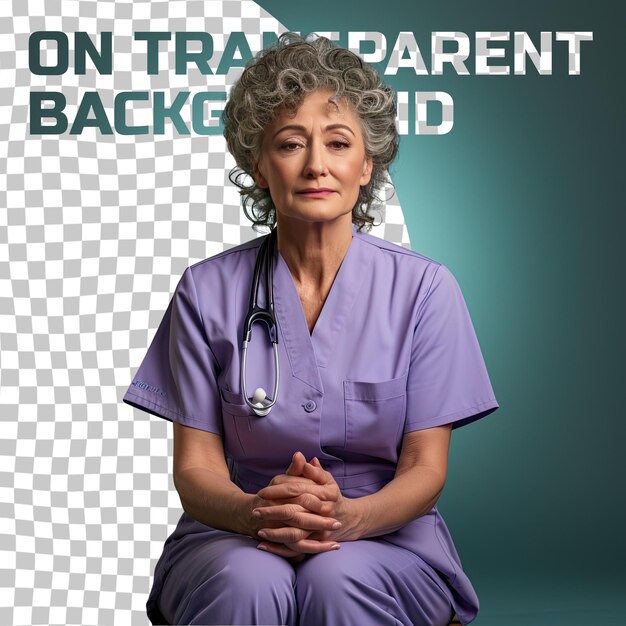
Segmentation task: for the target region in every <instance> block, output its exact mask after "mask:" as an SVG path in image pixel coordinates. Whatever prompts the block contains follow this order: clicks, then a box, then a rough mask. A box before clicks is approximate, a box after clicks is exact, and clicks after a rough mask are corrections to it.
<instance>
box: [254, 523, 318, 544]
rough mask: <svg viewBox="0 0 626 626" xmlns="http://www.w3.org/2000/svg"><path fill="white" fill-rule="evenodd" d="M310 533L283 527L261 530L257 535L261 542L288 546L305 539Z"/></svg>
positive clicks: (291, 527)
mask: <svg viewBox="0 0 626 626" xmlns="http://www.w3.org/2000/svg"><path fill="white" fill-rule="evenodd" d="M310 532H311V531H309V530H302V529H301V528H295V527H293V526H283V527H282V528H261V530H259V531H258V532H257V534H258V536H259V537H260V538H261V539H262V540H263V541H270V542H272V543H284V544H289V543H295V542H296V541H302V540H303V539H306V538H307V537H308V536H309V533H310Z"/></svg>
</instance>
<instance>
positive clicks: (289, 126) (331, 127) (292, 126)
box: [272, 124, 356, 139]
mask: <svg viewBox="0 0 626 626" xmlns="http://www.w3.org/2000/svg"><path fill="white" fill-rule="evenodd" d="M337 128H343V129H345V130H347V131H349V132H350V133H352V135H353V136H356V135H354V131H353V130H352V129H351V128H350V127H349V126H346V125H345V124H329V125H328V126H326V127H325V128H324V132H328V131H330V130H336V129H337ZM284 130H306V128H305V127H304V126H302V125H301V124H287V125H286V126H283V127H282V128H279V129H278V130H277V131H276V132H275V133H274V137H276V135H278V133H282V132H283V131H284ZM274 137H272V139H273V138H274Z"/></svg>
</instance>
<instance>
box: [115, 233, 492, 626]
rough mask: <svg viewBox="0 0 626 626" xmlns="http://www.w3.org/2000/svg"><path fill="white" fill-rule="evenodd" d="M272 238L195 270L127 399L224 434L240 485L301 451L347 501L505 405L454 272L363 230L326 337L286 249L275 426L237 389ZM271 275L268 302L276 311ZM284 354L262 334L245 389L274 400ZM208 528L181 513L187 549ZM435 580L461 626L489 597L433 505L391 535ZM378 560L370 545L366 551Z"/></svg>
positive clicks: (279, 259) (265, 479) (248, 487)
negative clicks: (405, 444) (404, 449)
mask: <svg viewBox="0 0 626 626" xmlns="http://www.w3.org/2000/svg"><path fill="white" fill-rule="evenodd" d="M263 239H264V237H259V238H256V239H254V240H252V241H249V242H246V243H244V244H242V245H239V246H236V247H234V248H231V249H229V250H226V251H224V252H222V253H220V254H217V255H215V256H213V257H210V258H208V259H205V260H204V261H200V262H198V263H195V264H194V265H191V266H190V267H188V268H187V269H186V270H185V272H184V273H183V275H182V277H181V279H180V281H179V283H178V286H177V287H176V290H175V292H174V295H173V297H172V299H171V301H170V303H169V306H168V308H167V310H166V312H165V315H164V317H163V319H162V321H161V324H160V325H159V327H158V329H157V331H156V334H155V336H154V339H153V341H152V343H151V345H150V347H149V349H148V351H147V354H146V356H145V358H144V360H143V362H142V363H141V365H140V367H139V369H138V370H137V373H136V376H135V378H134V380H133V381H132V384H131V385H130V386H129V388H128V390H127V391H126V394H125V395H124V398H123V401H124V402H126V403H127V404H130V405H132V406H134V407H137V408H139V409H142V410H144V411H147V412H149V413H151V414H153V415H157V416H159V417H163V418H165V419H168V420H171V421H176V422H180V423H181V424H184V425H186V426H190V427H193V428H199V429H201V430H206V431H210V432H213V433H217V434H219V435H221V436H222V437H223V441H224V448H225V451H226V456H227V459H228V462H229V467H230V471H231V479H232V480H233V481H234V482H235V483H236V484H238V485H239V486H240V487H241V488H242V489H243V490H244V491H246V492H248V493H256V492H257V491H258V490H259V489H261V488H262V487H264V486H265V485H267V484H268V483H269V481H270V480H271V479H272V477H274V476H275V475H276V474H281V473H284V471H285V469H286V468H287V467H288V465H289V463H290V461H291V457H292V455H293V453H294V452H295V451H296V450H300V451H302V452H303V453H304V455H305V456H306V457H307V458H309V459H310V458H311V457H313V456H317V457H318V458H319V459H320V461H321V463H322V465H323V467H324V468H325V469H326V470H328V471H330V472H331V473H332V474H333V476H334V477H335V479H336V481H337V483H338V485H339V487H340V488H341V489H342V492H343V494H344V495H345V496H347V497H351V498H355V497H359V496H363V495H367V494H370V493H373V492H376V491H378V490H379V489H381V488H382V487H383V486H384V485H385V484H386V483H388V482H389V481H390V480H391V479H392V478H393V477H394V472H395V469H396V464H397V461H398V457H399V453H400V448H401V443H402V437H403V435H404V433H408V432H411V431H414V430H421V429H423V428H432V427H434V426H440V425H442V424H449V423H452V427H453V428H459V427H460V426H464V425H466V424H469V423H471V422H474V421H476V420H478V419H480V418H481V417H484V416H486V415H488V414H489V413H492V412H493V411H495V410H496V409H497V408H498V402H497V400H496V398H495V395H494V392H493V389H492V386H491V383H490V380H489V376H488V373H487V369H486V367H485V363H484V361H483V357H482V354H481V351H480V347H479V344H478V341H477V339H476V334H475V332H474V328H473V325H472V321H471V319H470V315H469V313H468V310H467V307H466V305H465V301H464V299H463V296H462V293H461V290H460V288H459V286H458V284H457V282H456V280H455V278H454V276H453V275H452V274H451V272H450V271H449V270H448V269H447V268H446V267H445V266H444V265H441V264H440V263H437V262H435V261H433V260H432V259H429V258H427V257H425V256H423V255H421V254H418V253H416V252H413V251H410V250H407V249H405V248H402V247H400V246H397V245H395V244H392V243H389V242H387V241H384V240H381V239H379V238H377V237H374V236H372V235H369V234H365V233H360V232H358V231H357V230H356V227H355V226H354V225H353V227H352V241H351V243H350V246H349V248H348V251H347V253H346V255H345V257H344V259H343V262H342V264H341V266H340V268H339V271H338V273H337V275H336V278H335V281H334V283H333V285H332V288H331V290H330V293H329V294H328V297H327V299H326V302H325V303H324V307H323V309H322V311H321V313H320V315H319V318H318V320H317V323H316V324H315V327H314V329H313V332H312V333H309V329H308V326H307V322H306V318H305V315H304V311H303V309H302V305H301V302H300V298H299V295H298V292H297V289H296V286H295V283H294V281H293V278H292V276H291V273H290V271H289V268H288V266H287V264H286V262H285V260H284V258H283V256H282V254H281V252H280V251H279V250H278V249H277V250H276V251H275V255H274V258H273V264H274V302H275V311H276V319H277V324H278V326H279V363H280V387H279V391H278V401H277V403H276V404H275V406H274V407H273V408H272V410H271V411H270V413H269V414H268V415H267V416H265V417H257V416H256V414H255V413H254V412H253V411H251V410H250V409H249V408H248V406H247V405H246V404H245V402H244V400H243V397H242V395H241V391H240V390H241V386H240V381H239V371H240V356H241V342H242V332H243V331H242V328H243V321H244V318H245V315H246V313H247V309H248V300H249V296H250V289H251V282H252V275H253V272H254V264H255V260H256V253H257V250H258V247H259V246H260V244H261V243H262V241H263ZM264 289H265V287H264V277H263V276H262V277H261V284H260V287H259V304H260V305H261V306H265V297H264V294H265V291H264ZM273 363H274V362H273V351H272V347H271V343H270V342H269V339H268V338H267V332H266V327H265V326H264V325H262V324H255V325H254V327H253V334H252V341H251V343H250V347H249V349H248V362H247V381H246V382H247V389H248V390H250V393H252V391H253V390H254V389H255V388H257V387H263V388H264V389H265V390H266V391H267V393H268V394H271V390H272V389H273V372H274V368H273ZM208 530H210V529H209V528H208V527H207V526H205V525H204V524H201V523H200V522H197V521H195V520H193V519H192V518H190V517H189V516H188V515H187V514H186V513H183V515H182V517H181V519H180V521H179V523H178V526H177V528H176V530H175V531H174V533H172V536H170V538H169V539H168V541H167V542H166V545H165V550H167V549H170V550H175V549H176V545H177V541H171V540H172V539H173V538H174V537H176V538H179V537H180V536H182V535H184V534H187V533H201V532H203V531H208ZM385 539H386V540H387V541H389V542H391V543H394V544H396V545H399V546H401V547H403V548H405V549H407V550H410V551H413V552H414V553H416V554H417V555H418V556H420V557H421V558H422V559H423V560H424V561H425V562H426V563H427V564H428V565H429V566H430V567H431V568H432V570H433V571H434V572H435V573H436V576H437V577H438V581H439V582H440V584H441V586H442V588H443V589H444V591H445V592H446V593H447V594H448V596H449V598H450V601H451V603H452V604H453V606H454V608H455V610H456V612H457V614H458V616H459V617H460V618H461V620H462V622H463V623H468V622H470V621H472V619H474V617H475V616H476V614H477V612H478V598H477V596H476V593H475V591H474V589H473V587H472V584H471V582H470V580H469V579H468V577H467V576H466V574H465V573H464V571H463V568H462V565H461V561H460V558H459V555H458V553H457V551H456V549H455V546H454V543H453V541H452V538H451V536H450V533H449V531H448V528H447V526H446V524H445V522H444V520H443V518H442V516H441V514H440V513H439V511H438V510H437V508H436V507H433V508H432V509H431V510H430V511H429V512H428V513H426V514H425V515H423V516H421V517H420V518H418V519H416V520H414V521H412V522H410V523H409V524H407V525H406V526H404V527H403V528H401V529H400V530H398V531H395V532H393V533H389V534H388V535H386V536H385ZM364 549H366V548H364Z"/></svg>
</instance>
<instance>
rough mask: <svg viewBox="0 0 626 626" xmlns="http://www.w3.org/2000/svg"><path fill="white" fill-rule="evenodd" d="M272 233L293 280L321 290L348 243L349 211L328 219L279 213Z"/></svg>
mask: <svg viewBox="0 0 626 626" xmlns="http://www.w3.org/2000/svg"><path fill="white" fill-rule="evenodd" d="M276 234H277V241H276V243H277V247H278V250H279V251H280V253H281V254H282V256H283V258H284V259H285V262H286V263H287V267H288V268H289V271H290V272H291V275H292V277H293V279H294V281H295V282H296V283H297V284H299V285H305V284H306V285H308V286H310V287H311V288H313V289H320V290H321V291H325V289H324V287H325V286H326V287H327V286H328V284H329V283H330V284H332V281H333V280H334V279H335V276H336V274H337V271H338V269H339V266H340V265H341V263H342V261H343V259H344V257H345V255H346V253H347V251H348V248H349V247H350V243H351V242H352V214H351V213H347V214H346V215H342V216H341V217H339V218H337V219H335V220H332V221H329V222H305V221H303V220H294V219H289V218H285V217H284V216H282V215H279V216H278V223H277V233H276Z"/></svg>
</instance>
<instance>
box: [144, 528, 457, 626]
mask: <svg viewBox="0 0 626 626" xmlns="http://www.w3.org/2000/svg"><path fill="white" fill-rule="evenodd" d="M257 543H258V542H257V541H255V540H254V539H252V538H250V537H245V536H243V535H237V534H233V533H227V532H221V531H217V532H216V533H215V536H214V537H213V538H210V539H208V540H206V541H203V542H202V543H199V542H192V543H191V544H190V545H189V546H188V549H184V550H176V551H174V552H175V553H176V556H175V557H174V558H173V559H172V560H170V561H168V562H167V564H166V565H162V564H161V563H160V564H158V565H157V570H156V571H155V581H156V579H157V578H158V579H159V586H160V592H159V593H158V596H157V597H156V598H154V595H155V594H154V590H153V594H152V595H151V600H150V603H152V610H149V612H148V614H149V617H150V620H151V621H152V623H153V624H162V623H167V624H229V625H242V624H267V625H269V624H288V625H290V626H292V625H293V626H295V625H296V624H299V625H300V626H354V625H355V624H358V625H360V626H374V625H376V626H385V625H394V626H398V625H402V626H410V625H414V626H447V624H448V623H449V622H450V620H451V618H452V615H454V610H453V607H452V605H451V603H450V601H449V599H448V597H447V596H446V594H445V593H444V591H443V589H442V588H441V586H440V584H441V583H440V582H437V580H436V574H434V572H431V571H429V570H430V566H429V565H427V564H426V563H425V562H424V561H423V560H422V559H421V558H420V557H419V556H417V555H415V554H413V553H411V552H410V551H408V550H405V549H404V548H400V547H398V546H394V545H392V544H390V543H388V542H386V541H384V540H383V539H380V538H373V539H363V540H360V541H353V542H344V543H343V544H342V545H341V549H339V550H337V551H333V552H326V553H322V554H318V555H314V556H311V557H309V558H307V559H306V560H305V561H303V562H302V563H299V564H297V565H295V566H292V565H291V564H290V563H289V562H288V561H287V560H286V559H284V558H282V557H279V556H276V555H274V554H270V553H267V552H262V551H261V550H258V549H257V548H256V545H257ZM160 566H162V572H163V573H162V574H161V573H160V572H159V568H160ZM165 569H166V570H167V571H166V572H164V570H165ZM161 578H162V580H161Z"/></svg>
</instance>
